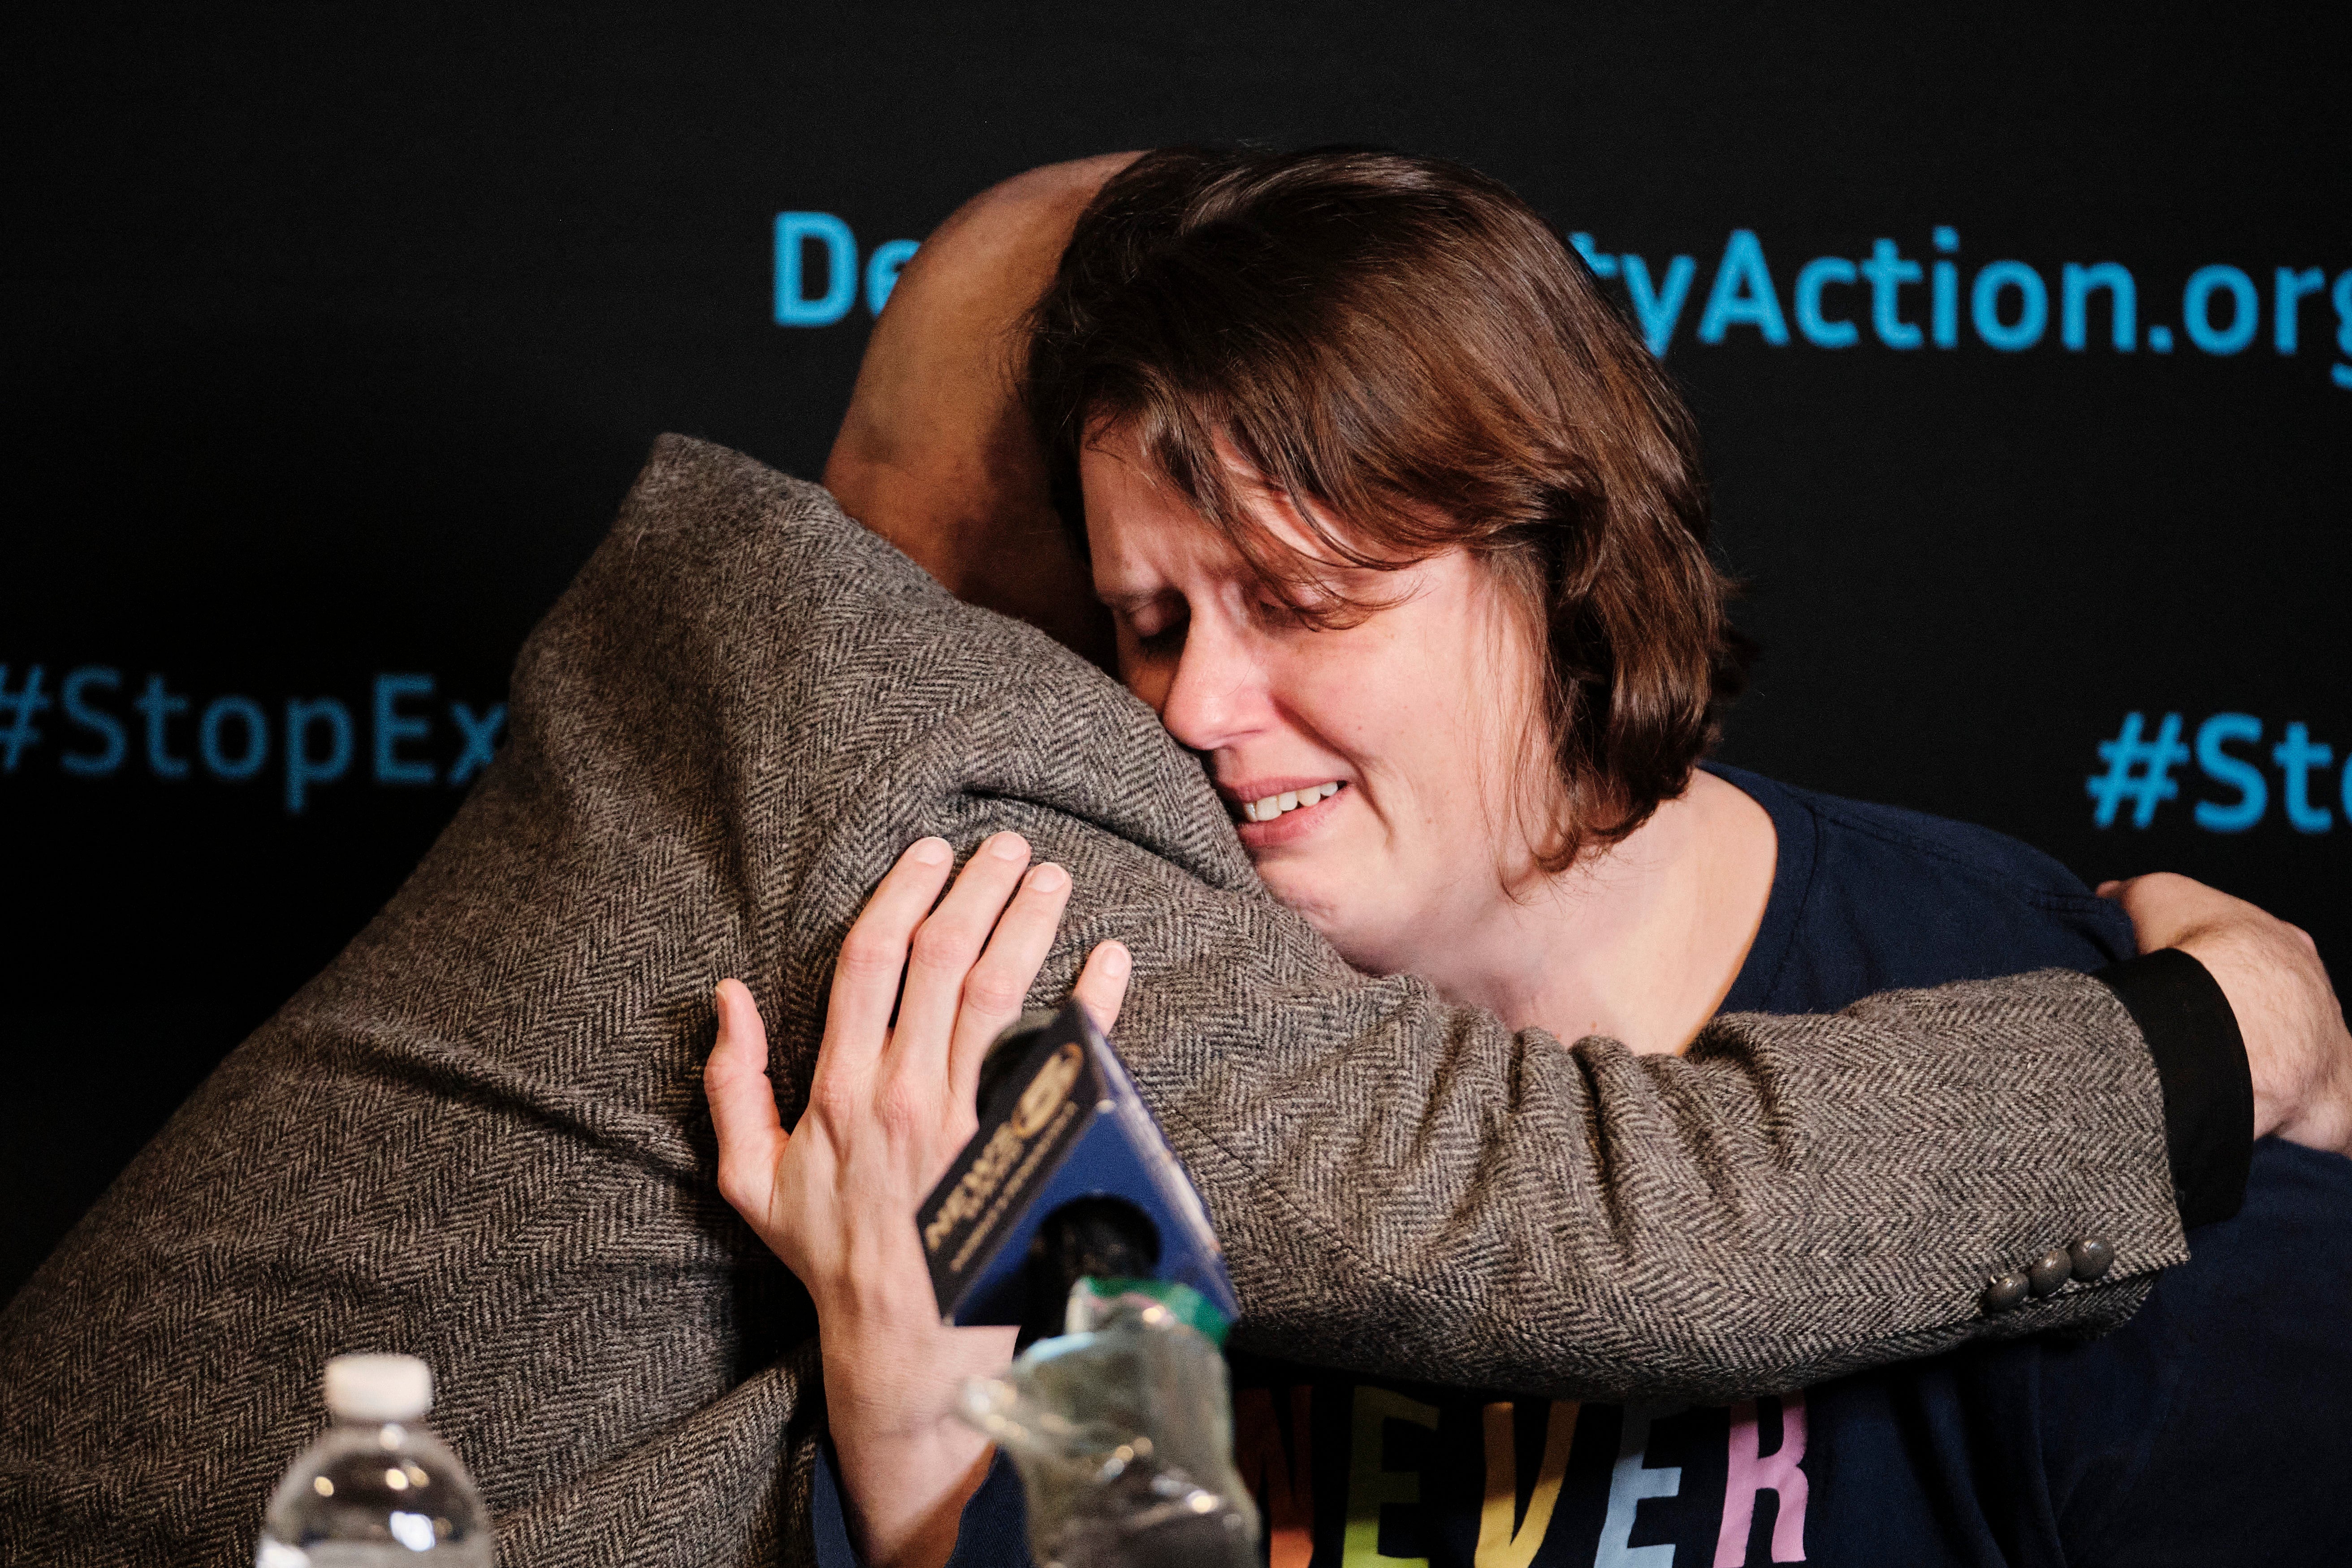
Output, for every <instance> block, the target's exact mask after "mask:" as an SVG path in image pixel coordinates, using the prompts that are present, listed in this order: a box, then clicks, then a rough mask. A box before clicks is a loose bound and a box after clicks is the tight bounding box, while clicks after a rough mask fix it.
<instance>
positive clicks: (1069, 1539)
mask: <svg viewBox="0 0 2352 1568" xmlns="http://www.w3.org/2000/svg"><path fill="white" fill-rule="evenodd" d="M1068 1328H1069V1332H1068V1333H1067V1334H1065V1335H1063V1336H1062V1337H1061V1338H1059V1339H1051V1340H1039V1341H1038V1342H1036V1343H1034V1344H1033V1345H1031V1346H1030V1347H1029V1348H1028V1350H1026V1351H1025V1352H1023V1353H1022V1356H1021V1359H1020V1360H1018V1361H1016V1362H1014V1363H1013V1365H1012V1366H1011V1368H1010V1369H1008V1370H1007V1371H1006V1373H1005V1374H1004V1375H1003V1377H1001V1378H973V1379H971V1380H970V1381H969V1382H967V1383H966V1384H964V1385H963V1391H962V1394H961V1400H960V1402H959V1405H958V1414H959V1415H961V1416H962V1417H963V1419H964V1420H965V1421H966V1422H967V1423H969V1424H970V1425H971V1426H975V1427H977V1428H979V1430H981V1431H982V1432H983V1433H985V1434H986V1435H987V1436H989V1437H991V1438H992V1439H993V1440H994V1441H995V1442H996V1443H997V1444H999V1445H1000V1446H1001V1447H1003V1449H1004V1450H1005V1452H1006V1453H1008V1454H1010V1455H1011V1456H1012V1457H1013V1468H1015V1469H1017V1470H1019V1471H1020V1472H1021V1486H1022V1489H1023V1490H1024V1492H1026V1493H1027V1494H1028V1499H1029V1547H1030V1552H1031V1554H1032V1555H1033V1556H1034V1557H1035V1558H1036V1560H1037V1561H1038V1562H1039V1563H1043V1564H1045V1568H1255V1564H1256V1563H1258V1562H1259V1561H1261V1559H1260V1558H1259V1556H1258V1552H1257V1537H1258V1517H1257V1508H1256V1505H1255V1504H1254V1503H1253V1502H1251V1500H1250V1495H1249V1491H1248V1489H1246V1488H1245V1487H1244V1486H1243V1485H1242V1479H1241V1476H1240V1474H1239V1473H1238V1472H1237V1471H1236V1470H1235V1469H1234V1433H1233V1419H1232V1404H1233V1401H1232V1396H1231V1394H1230V1393H1229V1391H1228V1389H1227V1384H1226V1378H1225V1359H1224V1357H1223V1354H1221V1353H1220V1352H1219V1351H1218V1349H1217V1345H1218V1342H1220V1341H1222V1340H1223V1337H1224V1332H1225V1322H1224V1319H1223V1315H1222V1314H1220V1313H1219V1312H1218V1311H1217V1310H1216V1308H1214V1307H1213V1306H1212V1305H1210V1304H1209V1302H1208V1301H1207V1300H1204V1299H1202V1296H1201V1295H1200V1294H1199V1293H1198V1292H1197V1291H1194V1290H1192V1289H1190V1288H1188V1287H1186V1286H1183V1285H1180V1284H1175V1283H1172V1282H1171V1281H1167V1280H1150V1279H1110V1280H1099V1279H1081V1280H1079V1281H1078V1283H1077V1285H1076V1288H1075V1289H1072V1290H1071V1292H1070V1301H1069V1318H1068Z"/></svg>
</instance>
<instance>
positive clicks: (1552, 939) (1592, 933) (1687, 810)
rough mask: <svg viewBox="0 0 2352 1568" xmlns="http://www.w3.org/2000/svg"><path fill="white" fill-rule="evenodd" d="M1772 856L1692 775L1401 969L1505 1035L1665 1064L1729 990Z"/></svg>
mask: <svg viewBox="0 0 2352 1568" xmlns="http://www.w3.org/2000/svg"><path fill="white" fill-rule="evenodd" d="M1777 850H1778V842H1777V838H1776V836H1775V835H1774V833H1773V831H1772V819H1771V818H1770V816H1768V815H1767V814H1766V813H1765V811H1764V808H1763V807H1761V806H1759V805H1757V804H1756V802H1755V801H1753V800H1751V799H1750V798H1749V797H1748V795H1746V794H1745V793H1743V792H1742V791H1740V790H1738V789H1737V788H1735V787H1734V786H1732V785H1730V784H1726V783H1724V782H1723V781H1722V780H1721V779H1718V778H1717V777H1715V776H1714V775H1713V774H1711V773H1695V774H1693V776H1692V779H1691V784H1690V787H1689V788H1688V789H1687V790H1685V792H1684V793H1683V794H1682V795H1681V796H1680V797H1678V798H1677V799H1675V800H1671V801H1668V802H1667V803H1666V804H1665V805H1662V806H1660V807H1659V808H1658V810H1657V812H1656V813H1655V814H1654V816H1652V817H1651V818H1650V820H1649V821H1648V822H1646V823H1644V824H1643V826H1642V827H1641V829H1640V830H1639V831H1638V832H1636V833H1634V834H1633V836H1632V837H1629V838H1627V839H1626V840H1625V841H1624V842H1623V843H1622V844H1620V845H1618V846H1617V847H1615V848H1614V849H1612V850H1610V851H1608V852H1607V853H1606V854H1603V855H1599V856H1595V857H1591V858H1587V859H1585V860H1582V861H1580V862H1579V863H1578V864H1577V865H1576V866H1574V867H1572V868H1570V869H1569V870H1567V871H1564V872H1562V873H1560V874H1559V875H1558V876H1555V877H1551V878H1549V879H1547V880H1546V881H1545V882H1544V883H1543V884H1542V885H1541V886H1539V887H1537V888H1534V889H1528V891H1527V892H1526V893H1525V894H1523V896H1522V897H1521V899H1520V900H1518V901H1517V902H1509V901H1498V902H1497V903H1496V905H1495V906H1493V907H1492V908H1491V910H1490V911H1489V913H1488V916H1487V918H1486V919H1485V920H1482V921H1477V922H1475V926H1474V927H1473V928H1472V929H1469V930H1465V931H1464V932H1463V933H1462V936H1461V938H1460V939H1459V940H1457V941H1455V942H1449V943H1448V944H1447V945H1446V948H1445V950H1444V951H1442V952H1435V953H1431V954H1428V955H1427V959H1428V960H1429V962H1427V963H1423V964H1417V965H1416V966H1415V968H1416V970H1417V972H1418V973H1422V974H1423V975H1425V976H1426V977H1427V978H1429V979H1430V980H1432V981H1433V982H1434V983H1435V984H1436V985H1437V986H1438V988H1439V990H1441V991H1443V992H1444V994H1447V995H1449V996H1451V997H1454V999H1456V1000H1458V1001H1464V1002H1469V1003H1474V1004H1475V1005H1480V1006H1483V1007H1486V1008H1488V1009H1490V1010H1492V1011H1494V1012H1495V1013H1496V1014H1498V1015H1499V1016H1501V1017H1502V1018H1503V1019H1504V1020H1505V1021H1506V1022H1507V1023H1509V1024H1510V1025H1512V1026H1514V1027H1516V1028H1528V1027H1537V1028H1542V1029H1546V1030H1549V1032H1550V1033H1552V1034H1553V1035H1556V1036H1558V1037H1559V1038H1560V1039H1562V1040H1576V1039H1580V1038H1582V1037H1584V1036H1586V1035H1607V1036H1610V1037H1612V1038H1615V1039H1619V1040H1622V1041H1623V1042H1624V1043H1625V1044H1626V1045H1628V1046H1630V1047H1633V1049H1634V1050H1636V1051H1644V1052H1655V1051H1679V1050H1682V1049H1683V1048H1684V1047H1686V1046H1688V1045H1689V1044H1690V1042H1691V1040H1692V1038H1693V1037H1695V1036H1696V1035H1697V1033H1698V1031H1699V1029H1700V1028H1701V1027H1702V1026H1705V1024H1706V1021H1707V1019H1709V1018H1710V1017H1712V1016H1714V1015H1715V1011H1716V1009H1717V1006H1719V1005H1721V1004H1722V1001H1723V998H1724V996H1725V994H1727V993H1728V992H1729V991H1730V989H1731V985H1732V982H1733V981H1735V980H1736V979H1738V975H1739V968H1740V965H1741V963H1743V962H1744V961H1745V960H1746V958H1747V956H1748V946H1749V944H1750V943H1751V942H1754V941H1755V937H1756V931H1757V928H1758V927H1759V925H1760V924H1761V923H1762V921H1763V919H1764V907H1765V905H1766V903H1767V902H1769V900H1770V897H1771V891H1772V870H1773V865H1774V860H1775V858H1776V855H1777Z"/></svg>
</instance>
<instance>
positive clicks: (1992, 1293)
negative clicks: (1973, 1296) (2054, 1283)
mask: <svg viewBox="0 0 2352 1568" xmlns="http://www.w3.org/2000/svg"><path fill="white" fill-rule="evenodd" d="M2026 1289H2027V1286H2026V1279H2025V1276H2024V1275H2022V1274H2019V1273H2016V1272H2014V1271H2011V1272H2010V1273H2007V1274H1996V1275H1994V1276H1993V1277H1992V1278H1991V1279H1988V1280H1986V1281H1985V1288H1984V1298H1983V1300H1984V1310H1986V1311H1987V1312H1989V1313H1991V1314H1992V1315H1994V1316H1995V1317H1998V1316H2000V1314H2001V1313H2003V1312H2006V1311H2010V1310H2013V1309H2014V1308H2016V1307H2017V1306H2018V1305H2019V1304H2020V1303H2021V1302H2022V1301H2023V1300H2025V1292H2026Z"/></svg>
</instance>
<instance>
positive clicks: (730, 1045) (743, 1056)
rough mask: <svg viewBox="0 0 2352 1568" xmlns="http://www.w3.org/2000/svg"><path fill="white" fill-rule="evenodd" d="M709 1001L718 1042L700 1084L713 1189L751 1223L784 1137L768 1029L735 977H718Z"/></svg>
mask: <svg viewBox="0 0 2352 1568" xmlns="http://www.w3.org/2000/svg"><path fill="white" fill-rule="evenodd" d="M714 1001H715V1003H716V1005H717V1006H718V1009H719V1043H718V1044H717V1045H716V1046H714V1047H711V1050H710V1060H709V1062H708V1063H707V1064H705V1065H704V1067H703V1069H702V1088H703V1092H704V1093H705V1094H706V1095H708V1096H709V1100H710V1123H711V1126H712V1127H713V1128H714V1129H716V1130H717V1131H718V1133H719V1196H721V1197H723V1198H725V1199H726V1200H727V1202H728V1205H729V1206H730V1207H732V1208H733V1209H734V1210H735V1212H736V1213H738V1214H740V1215H742V1216H743V1217H744V1218H745V1219H747V1220H750V1221H751V1223H752V1224H753V1225H754V1226H763V1225H764V1224H765V1223H766V1222H767V1219H768V1213H769V1206H770V1204H771V1203H772V1200H773V1198H774V1195H775V1184H776V1161H777V1160H778V1158H779V1157H781V1156H782V1153H783V1152H784V1143H785V1142H786V1135H785V1132H784V1126H783V1122H782V1121H781V1120H780V1119H779V1118H778V1117H777V1115H776V1094H775V1089H774V1088H773V1086H772V1085H771V1084H770V1083H769V1081H768V1031H767V1027H766V1026H765V1025H763V1024H761V1022H760V1009H759V1007H758V1005H755V1004H754V1003H753V1002H752V1000H751V991H750V990H749V989H748V988H747V987H746V986H745V985H744V984H743V983H742V982H741V981H740V980H722V981H720V982H719V990H718V994H717V995H716V996H715V998H714Z"/></svg>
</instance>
